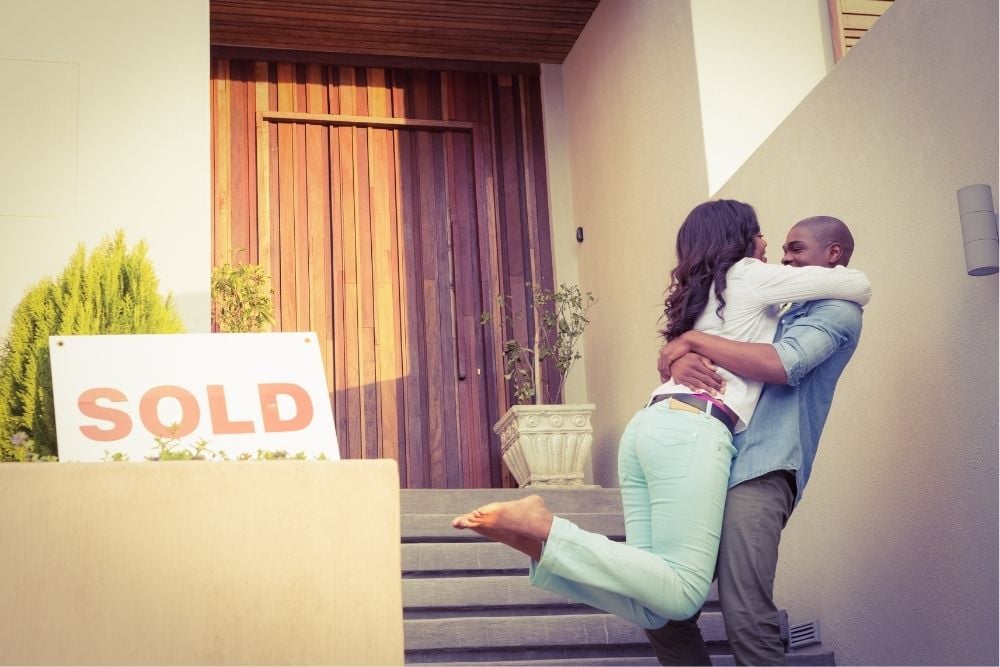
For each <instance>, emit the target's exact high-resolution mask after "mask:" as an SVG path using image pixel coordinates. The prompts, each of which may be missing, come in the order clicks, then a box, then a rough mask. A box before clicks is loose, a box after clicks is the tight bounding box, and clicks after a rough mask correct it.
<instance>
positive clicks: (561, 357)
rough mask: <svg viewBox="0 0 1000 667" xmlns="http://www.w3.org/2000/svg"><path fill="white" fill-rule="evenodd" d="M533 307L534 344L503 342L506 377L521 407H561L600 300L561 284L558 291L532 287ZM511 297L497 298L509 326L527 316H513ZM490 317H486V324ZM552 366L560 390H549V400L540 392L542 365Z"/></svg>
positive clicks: (576, 288) (486, 315)
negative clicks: (592, 312) (582, 340)
mask: <svg viewBox="0 0 1000 667" xmlns="http://www.w3.org/2000/svg"><path fill="white" fill-rule="evenodd" d="M529 287H530V288H531V294H532V299H531V304H529V305H530V306H531V307H532V308H533V309H534V311H535V332H534V341H533V344H531V345H522V344H521V342H520V341H518V340H516V339H509V340H505V341H504V342H503V346H502V353H503V359H504V377H505V378H506V379H507V380H509V381H512V382H513V383H514V398H515V399H516V400H517V402H518V403H530V402H532V400H534V401H535V402H537V403H560V402H562V397H563V389H564V388H565V386H566V378H567V377H568V376H569V372H570V371H571V370H572V368H573V364H574V363H575V362H576V360H577V359H579V358H580V357H581V356H582V355H581V354H580V351H579V350H578V349H577V347H576V346H577V344H578V343H579V341H580V336H581V335H583V331H584V329H586V328H587V325H588V324H590V319H588V317H587V313H588V312H589V311H590V308H591V307H592V306H593V305H594V303H595V302H596V301H597V299H595V298H594V295H593V294H591V293H590V292H581V291H580V288H579V287H578V286H576V285H567V284H565V283H561V284H560V285H559V288H558V289H556V290H555V291H552V290H547V289H545V288H543V287H540V286H538V285H530V286H529ZM509 302H510V297H504V296H499V297H497V305H498V306H499V308H500V312H501V314H502V316H503V318H504V320H505V321H506V322H507V323H511V324H512V323H513V322H515V321H520V320H523V319H524V317H525V314H524V313H514V312H511V309H510V306H509ZM488 320H489V313H484V314H483V321H484V322H486V321H488ZM545 363H549V364H552V365H553V366H554V367H555V369H556V371H557V372H558V373H559V386H558V387H557V388H556V389H555V391H552V388H551V387H548V390H549V391H548V396H547V397H545V398H547V400H542V396H541V395H540V392H539V391H538V379H539V378H540V377H541V374H542V372H541V369H542V364H545Z"/></svg>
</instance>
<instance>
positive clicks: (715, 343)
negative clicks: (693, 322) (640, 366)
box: [658, 330, 788, 389]
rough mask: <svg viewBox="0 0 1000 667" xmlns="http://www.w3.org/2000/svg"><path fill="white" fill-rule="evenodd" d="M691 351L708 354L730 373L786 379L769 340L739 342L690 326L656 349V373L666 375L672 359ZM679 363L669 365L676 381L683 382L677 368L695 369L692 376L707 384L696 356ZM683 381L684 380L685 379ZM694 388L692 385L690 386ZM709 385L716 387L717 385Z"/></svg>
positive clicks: (686, 372) (764, 379)
mask: <svg viewBox="0 0 1000 667" xmlns="http://www.w3.org/2000/svg"><path fill="white" fill-rule="evenodd" d="M691 352H694V353H696V354H698V355H701V356H702V357H708V359H711V360H712V361H713V362H715V363H716V364H719V365H720V366H723V367H724V368H726V369H728V370H729V371H731V372H732V373H734V374H736V375H739V376H742V377H745V378H748V379H750V380H758V381H760V382H768V383H772V384H785V382H787V381H788V374H787V373H786V372H785V366H784V364H783V363H782V361H781V357H780V356H778V352H777V350H775V348H774V346H773V345H771V344H770V343H742V342H739V341H735V340H729V339H728V338H721V337H719V336H713V335H711V334H707V333H705V332H703V331H693V330H692V331H688V332H686V333H684V334H683V335H681V336H680V337H679V338H675V339H674V340H672V341H670V342H669V343H667V344H666V345H665V346H664V347H663V349H661V350H660V360H659V363H658V368H659V370H660V377H661V378H663V377H664V376H666V377H670V376H671V367H672V366H673V365H674V364H675V362H677V361H678V360H680V359H681V357H683V356H684V355H686V354H688V353H691ZM681 363H682V369H673V370H674V373H675V376H674V377H675V379H676V380H677V381H678V382H684V380H683V379H682V378H681V372H679V371H682V372H683V373H684V375H685V376H689V375H690V374H691V373H696V374H697V375H696V376H695V378H693V379H696V380H697V381H699V382H701V383H703V384H706V385H709V383H708V382H706V380H705V378H704V373H703V372H702V371H700V369H699V368H698V366H699V365H700V366H702V367H704V364H703V363H702V362H701V361H700V360H698V364H695V361H694V360H692V359H686V360H685V361H683V362H681ZM716 377H718V376H716ZM685 384H687V383H686V382H685ZM689 386H690V385H689ZM709 386H711V385H709ZM694 388H695V387H692V389H694ZM711 388H713V389H718V387H711Z"/></svg>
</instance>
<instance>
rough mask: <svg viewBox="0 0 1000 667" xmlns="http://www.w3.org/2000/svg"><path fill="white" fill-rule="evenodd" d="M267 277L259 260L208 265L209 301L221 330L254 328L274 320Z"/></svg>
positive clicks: (237, 331)
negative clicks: (210, 267) (210, 268)
mask: <svg viewBox="0 0 1000 667" xmlns="http://www.w3.org/2000/svg"><path fill="white" fill-rule="evenodd" d="M273 294H274V290H273V289H272V288H271V278H270V277H269V276H268V275H267V274H266V273H264V268H263V267H262V266H260V265H259V264H239V265H236V266H234V265H232V264H230V263H228V262H227V263H225V264H223V265H222V266H217V267H215V268H214V269H212V305H213V307H214V312H215V322H216V324H218V326H219V330H220V331H223V332H236V333H243V332H256V331H261V330H262V329H263V328H264V327H265V326H266V325H268V324H270V323H272V322H273V321H274V303H273V301H272V299H271V297H272V295H273Z"/></svg>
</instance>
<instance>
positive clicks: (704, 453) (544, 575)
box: [528, 401, 736, 629]
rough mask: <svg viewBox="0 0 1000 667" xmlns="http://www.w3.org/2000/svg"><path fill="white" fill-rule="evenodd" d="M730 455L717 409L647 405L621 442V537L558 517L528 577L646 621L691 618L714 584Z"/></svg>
mask: <svg viewBox="0 0 1000 667" xmlns="http://www.w3.org/2000/svg"><path fill="white" fill-rule="evenodd" d="M735 455H736V449H735V448H734V447H733V444H732V435H731V434H730V433H729V431H728V430H727V429H726V427H725V426H723V425H722V423H721V422H719V421H718V420H716V419H715V418H714V417H711V416H709V415H707V414H695V413H691V412H684V411H680V410H672V409H671V408H670V405H669V402H668V401H661V402H659V403H656V404H654V405H652V406H650V407H647V408H643V409H642V410H640V411H639V412H638V413H637V414H636V415H635V417H633V418H632V421H631V422H629V425H628V426H627V427H626V428H625V432H624V434H623V435H622V438H621V443H620V445H619V449H618V479H619V482H620V484H621V490H622V506H623V508H624V511H625V540H626V542H625V544H622V543H621V542H615V541H613V540H609V539H608V538H607V537H605V536H604V535H600V534H598V533H590V532H587V531H585V530H583V529H582V528H580V527H579V526H577V525H575V524H574V523H572V522H570V521H567V520H566V519H563V518H561V517H554V518H553V521H552V529H551V531H550V532H549V538H548V540H546V542H545V545H544V547H543V550H542V557H541V559H539V560H538V561H532V562H531V566H530V570H529V579H528V580H529V582H530V583H531V585H532V586H537V587H539V588H544V589H546V590H549V591H552V592H553V593H557V594H559V595H562V596H564V597H567V598H569V599H571V600H574V601H576V602H583V603H585V604H589V605H591V606H592V607H596V608H598V609H601V610H603V611H606V612H609V613H612V614H616V615H617V616H621V617H622V618H624V619H626V620H628V621H631V622H633V623H635V624H636V625H639V626H641V627H643V628H647V629H653V628H659V627H661V626H663V625H664V624H665V623H666V622H667V621H669V620H682V619H686V618H690V617H691V616H693V615H694V614H695V613H696V612H697V611H698V610H699V609H701V606H702V604H703V603H704V602H705V598H706V597H708V592H709V589H710V588H711V586H712V575H713V573H714V571H715V560H716V557H717V555H718V551H719V537H720V535H721V530H722V513H723V509H724V508H725V503H726V487H727V486H728V483H729V468H730V465H731V464H732V460H733V457H734V456H735Z"/></svg>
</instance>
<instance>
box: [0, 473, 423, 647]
mask: <svg viewBox="0 0 1000 667" xmlns="http://www.w3.org/2000/svg"><path fill="white" fill-rule="evenodd" d="M396 468H397V467H396V464H395V462H393V461H387V460H380V461H340V462H334V461H329V462H323V461H247V462H222V463H213V462H203V461H188V462H171V463H30V464H29V463H2V464H0V504H2V505H3V507H6V508H12V507H16V508H17V510H16V511H4V512H0V535H3V536H4V538H3V540H0V560H2V562H3V564H4V568H5V576H4V583H3V586H2V587H0V664H18V665H32V664H43V665H95V664H98V665H281V664H287V665H401V664H403V612H402V584H401V579H400V574H399V573H400V550H399V543H400V542H399V540H400V533H399V479H398V473H397V469H396Z"/></svg>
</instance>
